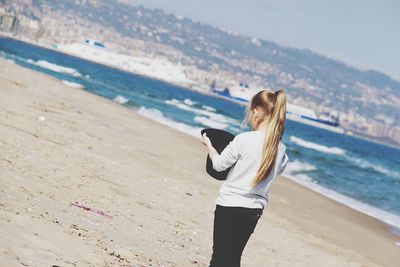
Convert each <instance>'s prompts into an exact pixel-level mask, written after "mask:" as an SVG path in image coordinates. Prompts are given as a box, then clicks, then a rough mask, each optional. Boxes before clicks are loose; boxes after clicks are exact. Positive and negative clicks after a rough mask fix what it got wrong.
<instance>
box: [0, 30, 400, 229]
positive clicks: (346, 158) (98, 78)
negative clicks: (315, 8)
mask: <svg viewBox="0 0 400 267" xmlns="http://www.w3.org/2000/svg"><path fill="white" fill-rule="evenodd" d="M0 57H3V58H5V59H7V60H8V61H10V62H13V63H15V64H18V65H21V66H24V67H27V68H30V69H34V70H37V71H40V72H43V73H47V74H49V75H52V76H54V77H56V78H58V79H60V80H62V81H64V82H65V83H67V84H68V85H69V86H74V87H82V88H84V90H87V91H90V92H92V93H94V94H97V95H101V96H103V97H105V98H108V99H112V100H114V101H116V102H119V103H121V104H122V105H124V106H126V107H128V108H130V109H132V110H134V111H136V112H138V113H140V114H142V115H144V116H147V117H149V118H151V119H154V120H156V121H159V122H160V123H163V124H166V125H168V126H170V127H173V128H176V129H178V130H180V131H183V132H185V133H187V134H190V135H193V136H196V137H198V138H200V130H201V129H202V128H205V127H213V128H219V129H224V130H227V131H229V132H232V133H234V134H237V133H239V132H241V131H248V130H250V129H249V128H245V129H242V128H240V122H241V120H242V118H243V115H244V107H243V106H240V105H238V104H236V103H233V102H230V101H227V100H223V99H220V98H216V97H213V96H209V95H206V94H201V93H198V92H194V91H191V90H187V89H185V88H181V87H178V86H174V85H170V84H167V83H164V82H161V81H157V80H154V79H149V78H145V77H142V76H139V75H134V74H132V73H127V72H124V71H121V70H117V69H113V68H110V67H106V66H103V65H100V64H96V63H92V62H88V61H85V60H82V59H79V58H76V57H72V56H67V55H65V54H61V53H57V52H55V51H52V50H48V49H44V48H41V47H37V46H32V45H30V44H26V43H23V42H20V41H16V40H12V39H8V38H1V37H0ZM289 93H290V92H289ZM284 142H285V144H286V146H287V149H288V156H289V165H288V167H287V169H286V171H285V173H284V174H285V175H286V176H288V177H289V178H290V179H293V180H294V181H296V182H298V183H301V184H303V185H305V186H307V187H310V188H312V189H313V190H316V191H318V192H320V193H322V194H325V195H327V196H329V197H331V198H334V199H335V200H337V201H339V202H342V203H344V204H346V205H348V206H351V207H353V208H355V209H357V210H360V211H362V212H364V213H367V214H369V215H371V216H374V217H376V218H379V219H381V220H383V221H385V222H387V223H389V224H391V225H394V226H400V150H399V149H395V148H391V147H387V146H384V145H380V144H376V143H372V142H368V141H365V140H362V139H358V138H355V137H351V136H345V135H340V134H337V133H333V132H329V131H326V130H323V129H320V128H315V127H312V126H309V125H304V124H301V123H297V122H294V121H290V120H288V121H287V125H286V130H285V135H284Z"/></svg>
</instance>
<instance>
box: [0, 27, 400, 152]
mask: <svg viewBox="0 0 400 267" xmlns="http://www.w3.org/2000/svg"><path fill="white" fill-rule="evenodd" d="M1 37H5V38H10V39H13V40H17V41H20V42H24V43H28V44H30V45H34V46H37V47H41V48H45V49H48V50H51V51H54V52H57V53H61V54H64V55H67V56H70V57H75V58H78V59H81V60H86V61H89V62H93V63H96V64H100V65H103V66H106V67H110V68H114V69H117V70H119V71H123V72H127V73H132V74H134V75H138V76H141V77H145V78H148V79H153V80H158V81H162V82H164V83H167V84H170V85H173V86H177V87H179V88H182V89H184V90H190V91H193V92H196V93H200V94H205V95H209V96H213V97H217V98H219V99H223V100H226V101H231V102H234V103H236V104H239V105H243V106H245V105H246V104H244V103H241V102H240V101H235V100H233V99H228V98H226V97H223V96H219V95H218V94H214V93H211V92H207V91H205V90H202V89H200V88H201V87H196V86H194V87H189V86H187V85H185V84H181V83H172V82H169V81H166V80H163V79H160V78H159V77H155V76H148V75H145V74H140V73H135V72H132V71H128V70H125V69H122V68H120V67H118V66H115V65H108V64H105V63H100V62H96V61H92V60H89V59H86V58H82V57H79V56H76V55H74V54H70V53H66V52H64V51H61V50H59V49H56V48H54V47H52V46H51V45H46V44H45V43H38V42H34V41H32V40H30V39H27V38H21V39H20V38H15V37H13V36H11V35H10V36H9V35H5V34H4V33H0V38H1ZM53 45H54V44H53ZM293 121H296V120H293ZM296 122H298V121H296ZM299 123H302V122H299ZM313 127H315V126H313ZM318 128H320V129H321V127H318ZM322 129H323V128H322ZM340 129H343V130H344V131H345V132H344V133H339V134H343V135H347V136H351V137H355V138H358V139H361V140H364V141H367V142H371V143H375V144H379V145H383V146H387V147H390V148H395V149H400V146H399V145H396V144H394V143H385V142H383V141H380V140H377V139H374V138H373V137H369V136H365V135H362V134H360V133H358V132H355V131H354V130H348V129H345V128H340ZM328 131H329V130H328ZM349 132H351V134H349Z"/></svg>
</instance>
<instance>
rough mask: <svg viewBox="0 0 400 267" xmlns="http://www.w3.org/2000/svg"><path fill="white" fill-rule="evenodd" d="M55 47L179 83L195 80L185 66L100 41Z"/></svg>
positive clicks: (129, 70) (89, 40)
mask: <svg viewBox="0 0 400 267" xmlns="http://www.w3.org/2000/svg"><path fill="white" fill-rule="evenodd" d="M55 48H56V49H57V50H59V51H61V52H63V53H65V54H70V55H73V56H76V57H80V58H84V59H87V60H90V61H94V62H97V63H100V64H104V65H109V66H113V67H116V68H119V69H122V70H125V71H128V72H133V73H136V74H140V75H144V76H147V77H152V78H157V79H160V80H163V81H166V82H169V83H173V84H178V85H190V84H193V83H194V82H193V81H192V80H190V79H188V78H187V77H186V74H185V71H184V68H183V66H181V65H180V64H174V63H172V62H170V61H168V60H166V59H164V58H161V57H155V58H147V57H140V56H135V57H133V56H128V55H123V54H118V53H114V52H111V51H109V50H108V49H107V48H106V46H105V45H104V44H103V43H102V42H99V41H95V40H92V39H85V41H84V42H74V43H70V44H57V45H56V46H55Z"/></svg>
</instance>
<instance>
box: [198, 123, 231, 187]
mask: <svg viewBox="0 0 400 267" xmlns="http://www.w3.org/2000/svg"><path fill="white" fill-rule="evenodd" d="M204 133H206V134H207V137H208V138H210V141H211V144H212V146H213V147H214V148H215V150H217V152H218V154H221V152H222V151H223V150H224V149H225V147H226V146H227V145H228V144H229V142H231V141H232V140H233V139H234V138H235V136H234V135H233V134H231V133H229V132H226V131H223V130H219V129H213V128H206V129H203V130H201V136H203V134H204ZM231 168H232V167H229V168H228V169H226V170H224V171H222V172H218V171H216V170H214V168H213V164H212V161H211V158H210V155H207V163H206V170H207V173H208V174H209V175H211V176H212V177H213V178H215V179H217V180H220V181H221V180H226V177H227V176H228V173H229V170H230V169H231Z"/></svg>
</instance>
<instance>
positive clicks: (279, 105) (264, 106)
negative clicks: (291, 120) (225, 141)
mask: <svg viewBox="0 0 400 267" xmlns="http://www.w3.org/2000/svg"><path fill="white" fill-rule="evenodd" d="M255 108H257V109H258V110H259V111H260V114H261V116H257V117H255V116H254V114H253V109H255ZM250 122H254V123H255V128H258V127H259V126H260V125H261V124H262V123H267V131H266V134H265V138H264V144H263V155H262V163H261V165H260V167H259V169H258V171H257V175H256V176H255V178H254V180H253V182H252V185H253V186H256V185H257V184H259V183H260V182H261V181H263V180H264V179H266V178H267V177H268V175H269V173H270V172H271V170H272V168H273V166H274V163H275V158H276V153H277V152H278V145H279V140H280V139H281V138H282V135H283V132H284V131H285V123H286V94H285V92H284V91H283V90H282V89H279V90H278V91H275V92H272V91H268V90H262V91H259V92H258V93H257V94H255V95H254V96H253V97H252V99H251V101H250V103H249V105H248V106H247V107H246V111H245V118H244V120H243V122H242V125H243V123H244V124H248V123H250Z"/></svg>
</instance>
